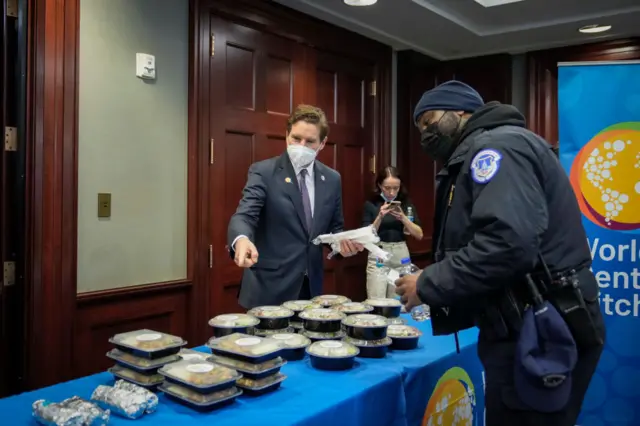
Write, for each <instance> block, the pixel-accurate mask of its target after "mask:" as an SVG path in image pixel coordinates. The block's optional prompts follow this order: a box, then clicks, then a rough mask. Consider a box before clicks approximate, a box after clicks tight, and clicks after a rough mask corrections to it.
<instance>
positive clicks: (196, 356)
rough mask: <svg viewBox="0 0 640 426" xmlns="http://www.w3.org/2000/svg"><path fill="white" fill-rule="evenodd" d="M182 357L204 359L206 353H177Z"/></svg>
mask: <svg viewBox="0 0 640 426" xmlns="http://www.w3.org/2000/svg"><path fill="white" fill-rule="evenodd" d="M179 355H180V356H181V357H182V359H186V360H192V359H205V358H206V355H198V354H179Z"/></svg>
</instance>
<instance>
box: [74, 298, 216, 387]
mask: <svg viewBox="0 0 640 426" xmlns="http://www.w3.org/2000/svg"><path fill="white" fill-rule="evenodd" d="M189 292H190V286H188V285H176V286H169V287H167V286H162V287H159V288H156V289H155V290H148V291H145V292H139V293H137V294H132V295H127V297H122V296H118V297H108V298H104V297H103V298H100V299H94V300H86V301H83V302H82V303H79V304H78V310H77V311H76V322H75V330H74V332H75V342H74V345H75V350H74V354H73V363H74V369H73V373H74V375H87V374H92V373H95V372H96V370H106V369H107V368H109V367H111V366H112V365H113V364H114V362H113V361H112V360H110V359H109V358H107V357H106V356H105V354H106V353H107V351H109V350H110V349H112V348H113V345H111V344H110V343H109V338H110V337H111V336H113V335H114V334H118V333H124V332H127V331H131V330H136V329H142V328H146V329H150V330H156V331H161V332H163V333H170V334H174V335H178V336H184V333H185V330H186V329H187V326H188V323H189V318H188V314H189V311H188V307H189ZM185 338H186V337H185ZM191 343H192V344H196V345H200V344H202V343H204V342H203V341H201V340H199V341H196V342H191Z"/></svg>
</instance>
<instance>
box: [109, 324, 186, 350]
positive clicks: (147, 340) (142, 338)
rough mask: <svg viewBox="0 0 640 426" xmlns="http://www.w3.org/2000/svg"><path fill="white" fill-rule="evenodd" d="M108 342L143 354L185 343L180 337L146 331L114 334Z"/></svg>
mask: <svg viewBox="0 0 640 426" xmlns="http://www.w3.org/2000/svg"><path fill="white" fill-rule="evenodd" d="M109 342H111V343H114V344H116V345H121V346H124V347H127V348H131V349H136V350H140V351H145V352H155V351H161V350H164V349H171V348H176V347H179V346H184V345H185V344H186V343H187V342H185V341H184V340H182V338H181V337H178V336H172V335H171V334H166V333H160V332H158V331H153V330H147V329H143V330H136V331H130V332H128V333H121V334H116V335H115V336H113V337H112V338H111V339H109Z"/></svg>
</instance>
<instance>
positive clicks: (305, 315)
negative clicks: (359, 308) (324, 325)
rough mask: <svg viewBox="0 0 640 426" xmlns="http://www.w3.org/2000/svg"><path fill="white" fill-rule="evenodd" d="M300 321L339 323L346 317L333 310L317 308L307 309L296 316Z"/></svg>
mask: <svg viewBox="0 0 640 426" xmlns="http://www.w3.org/2000/svg"><path fill="white" fill-rule="evenodd" d="M298 316H299V317H300V318H301V319H305V320H315V321H341V320H343V319H345V318H346V317H347V316H346V315H345V314H344V313H342V312H339V311H336V310H335V309H328V308H319V309H307V310H304V311H302V312H300V314H299V315H298Z"/></svg>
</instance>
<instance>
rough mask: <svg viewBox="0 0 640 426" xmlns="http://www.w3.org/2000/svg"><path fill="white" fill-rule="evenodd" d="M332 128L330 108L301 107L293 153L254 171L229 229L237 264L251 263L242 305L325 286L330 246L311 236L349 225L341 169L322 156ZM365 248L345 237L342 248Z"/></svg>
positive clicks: (291, 136) (293, 128) (305, 295)
mask: <svg viewBox="0 0 640 426" xmlns="http://www.w3.org/2000/svg"><path fill="white" fill-rule="evenodd" d="M328 133H329V125H328V123H327V118H326V116H325V114H324V112H323V111H322V110H321V109H319V108H316V107H313V106H309V105H300V106H298V107H297V108H296V110H295V111H294V112H293V114H291V116H290V117H289V119H288V120H287V133H286V144H287V145H286V146H287V150H286V151H285V152H284V153H283V154H282V155H281V156H279V157H274V158H270V159H268V160H264V161H260V162H257V163H254V164H252V165H251V167H250V168H249V177H248V179H247V184H246V186H245V188H244V191H243V197H242V200H240V204H239V205H238V209H237V210H236V212H235V214H234V215H233V216H232V217H231V221H230V222H229V228H228V232H227V236H228V242H229V249H230V253H231V255H232V257H233V258H234V261H235V262H236V264H237V265H238V266H240V267H241V268H246V269H245V271H244V276H243V278H242V285H241V287H240V294H239V302H240V305H242V306H243V307H245V308H247V309H251V308H253V307H256V306H260V305H280V304H282V303H283V302H285V301H287V300H295V299H305V300H306V299H309V298H311V297H313V296H317V295H319V294H320V293H321V291H322V276H323V250H322V246H316V245H314V244H312V243H311V241H313V239H314V238H315V237H317V236H318V235H322V234H326V233H336V232H340V231H342V230H343V226H344V219H343V216H342V187H341V181H340V174H339V173H338V172H337V171H335V170H333V169H331V168H329V167H327V166H325V165H324V164H322V163H321V162H319V161H317V160H316V156H317V153H318V152H319V151H320V150H322V148H324V145H325V143H326V141H327V135H328ZM362 249H363V247H362V245H360V244H357V243H355V242H352V241H344V242H342V244H341V247H340V253H341V255H342V256H352V255H354V254H356V253H358V252H359V251H362ZM258 253H260V258H259V259H258Z"/></svg>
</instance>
